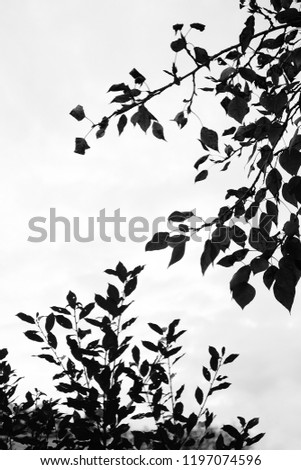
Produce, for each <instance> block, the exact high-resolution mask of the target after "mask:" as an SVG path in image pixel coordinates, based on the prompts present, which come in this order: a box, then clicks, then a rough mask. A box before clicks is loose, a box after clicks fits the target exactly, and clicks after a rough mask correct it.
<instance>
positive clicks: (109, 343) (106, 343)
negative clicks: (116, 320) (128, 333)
mask: <svg viewBox="0 0 301 470" xmlns="http://www.w3.org/2000/svg"><path fill="white" fill-rule="evenodd" d="M102 346H103V348H104V349H105V350H106V351H109V350H110V349H116V348H117V346H118V339H117V336H116V334H115V333H114V331H113V330H111V329H108V330H107V331H106V333H105V335H104V337H103V339H102Z"/></svg>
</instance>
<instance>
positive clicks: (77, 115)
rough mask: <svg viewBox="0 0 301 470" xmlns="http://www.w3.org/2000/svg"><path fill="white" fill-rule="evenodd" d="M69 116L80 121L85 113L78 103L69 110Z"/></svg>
mask: <svg viewBox="0 0 301 470" xmlns="http://www.w3.org/2000/svg"><path fill="white" fill-rule="evenodd" d="M70 114H71V116H73V117H74V118H75V119H76V120H77V121H82V120H83V119H84V118H85V117H86V115H85V112H84V108H83V107H82V106H81V105H80V104H78V105H77V106H76V107H75V108H73V109H72V111H70Z"/></svg>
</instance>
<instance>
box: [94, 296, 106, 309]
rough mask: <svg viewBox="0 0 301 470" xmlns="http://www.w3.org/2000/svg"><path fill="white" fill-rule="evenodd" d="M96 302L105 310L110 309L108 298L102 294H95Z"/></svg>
mask: <svg viewBox="0 0 301 470" xmlns="http://www.w3.org/2000/svg"><path fill="white" fill-rule="evenodd" d="M95 302H96V303H97V305H98V306H99V307H100V308H102V309H103V310H107V311H108V303H107V300H106V299H105V298H104V297H103V296H102V295H100V294H95Z"/></svg>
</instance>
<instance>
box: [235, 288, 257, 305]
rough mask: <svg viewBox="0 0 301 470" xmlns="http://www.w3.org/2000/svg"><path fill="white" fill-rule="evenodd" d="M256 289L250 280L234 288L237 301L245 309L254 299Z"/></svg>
mask: <svg viewBox="0 0 301 470" xmlns="http://www.w3.org/2000/svg"><path fill="white" fill-rule="evenodd" d="M255 295H256V290H255V289H254V287H253V286H251V284H249V283H248V282H242V283H241V284H238V285H237V286H235V287H234V288H233V289H232V296H233V299H234V300H235V302H237V303H238V305H239V306H240V307H241V308H242V309H244V308H245V307H246V305H248V304H249V303H250V302H252V300H253V299H254V297H255Z"/></svg>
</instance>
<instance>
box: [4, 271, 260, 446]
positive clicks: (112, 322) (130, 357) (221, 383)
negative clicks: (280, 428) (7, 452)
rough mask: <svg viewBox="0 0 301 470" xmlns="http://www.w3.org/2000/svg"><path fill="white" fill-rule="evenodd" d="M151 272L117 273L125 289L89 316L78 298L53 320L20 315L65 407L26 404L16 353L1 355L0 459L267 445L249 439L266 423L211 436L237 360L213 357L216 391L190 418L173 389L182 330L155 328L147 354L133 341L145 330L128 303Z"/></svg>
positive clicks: (199, 394)
mask: <svg viewBox="0 0 301 470" xmlns="http://www.w3.org/2000/svg"><path fill="white" fill-rule="evenodd" d="M142 270H143V266H137V267H136V268H135V269H134V270H132V271H127V269H126V268H125V267H124V265H123V264H122V263H118V265H117V266H116V268H115V269H108V270H106V273H107V274H108V275H111V276H114V277H115V279H116V282H117V283H118V286H117V285H115V284H108V289H107V292H106V295H105V296H102V295H100V294H96V295H95V299H94V300H95V301H94V302H91V303H89V304H87V305H85V306H84V305H82V304H81V303H80V302H79V300H78V299H77V296H76V295H75V294H74V293H73V292H71V291H70V292H69V293H68V295H67V305H66V306H64V307H55V306H53V307H51V311H50V313H48V315H40V314H39V313H37V314H36V315H35V317H33V316H30V315H27V314H24V313H19V314H18V315H17V316H18V317H19V318H20V319H21V320H22V321H23V322H25V323H27V324H29V325H30V328H31V329H30V330H27V331H25V333H24V334H25V335H26V336H27V338H28V339H30V340H31V341H34V342H37V343H39V345H40V347H41V353H40V354H37V355H36V357H38V358H40V359H42V360H43V361H46V362H48V363H51V364H52V365H54V366H56V367H57V369H58V371H57V372H56V373H55V375H54V376H53V381H54V384H55V387H56V390H57V392H59V395H60V396H61V398H59V399H56V400H51V399H48V398H47V397H46V396H45V394H44V393H42V392H41V391H39V390H38V389H35V392H34V393H31V392H27V393H26V395H25V399H24V400H23V401H20V399H19V398H17V394H16V391H17V386H18V383H19V381H20V378H19V377H17V375H16V374H15V371H14V370H12V368H11V366H10V365H9V363H8V362H7V359H6V358H7V354H8V351H7V350H6V349H1V350H0V361H1V362H0V448H1V449H18V448H24V449H58V450H59V449H145V448H146V449H185V448H191V447H193V448H208V446H210V447H212V446H213V447H214V448H216V449H243V448H245V447H246V446H251V445H252V444H253V443H255V442H257V441H258V440H259V439H261V437H262V436H263V434H257V435H255V436H253V437H252V436H250V433H249V430H250V429H251V428H252V427H254V426H255V425H256V424H257V423H258V419H257V418H254V419H253V420H251V421H249V422H248V423H247V422H246V421H245V420H244V419H243V418H241V417H239V418H238V421H239V426H238V428H237V429H236V428H234V427H233V426H232V425H226V426H224V427H223V428H222V430H221V431H219V432H216V431H212V422H213V419H214V415H213V413H212V412H210V411H209V409H208V407H207V402H208V398H209V397H210V396H211V395H212V394H213V393H216V392H218V391H219V390H224V389H227V388H228V387H229V386H230V385H231V384H230V382H228V381H227V379H228V377H227V376H225V375H221V369H223V368H224V367H226V365H227V364H229V363H231V362H233V361H234V360H235V359H236V358H237V356H238V355H237V354H230V355H228V354H226V350H225V348H224V347H223V348H222V350H221V352H218V351H217V350H216V349H215V348H214V347H212V346H210V347H209V355H210V361H209V365H208V367H203V376H204V381H205V384H207V385H206V386H205V387H203V388H202V389H201V388H200V387H197V388H196V390H195V393H194V400H195V405H196V407H197V412H196V413H187V412H186V411H185V409H184V404H183V402H182V400H181V396H182V393H183V391H184V385H182V386H181V387H179V388H178V389H177V390H175V389H174V380H173V378H174V375H175V372H174V369H175V367H174V365H175V364H176V363H177V362H178V361H179V360H180V359H181V357H182V356H183V354H182V347H181V346H178V340H179V338H180V337H181V336H182V335H183V334H184V333H185V330H180V329H179V323H180V320H174V321H172V322H171V323H170V324H169V325H168V326H160V325H157V324H155V323H149V324H148V326H149V328H150V329H151V331H152V334H153V338H154V339H150V337H148V340H145V341H142V342H141V345H140V344H139V343H140V342H138V339H137V338H135V339H134V338H133V337H132V336H130V335H129V334H128V331H129V328H130V326H131V325H132V324H133V323H134V322H135V320H136V318H135V317H128V318H127V319H125V318H124V317H125V315H126V314H127V312H128V307H129V305H130V303H131V302H129V301H128V297H129V296H130V295H131V294H132V292H133V291H134V290H135V289H136V286H137V277H138V275H139V273H140V272H141V271H142ZM58 331H59V334H58ZM62 333H65V335H64V334H62ZM66 346H67V350H68V351H69V353H66ZM144 350H146V351H145V352H147V355H144ZM62 405H65V406H64V407H62ZM66 407H67V409H68V410H69V411H67V412H66V411H65V409H66ZM142 419H143V420H145V427H146V428H147V429H148V430H146V431H138V430H135V420H142Z"/></svg>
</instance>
